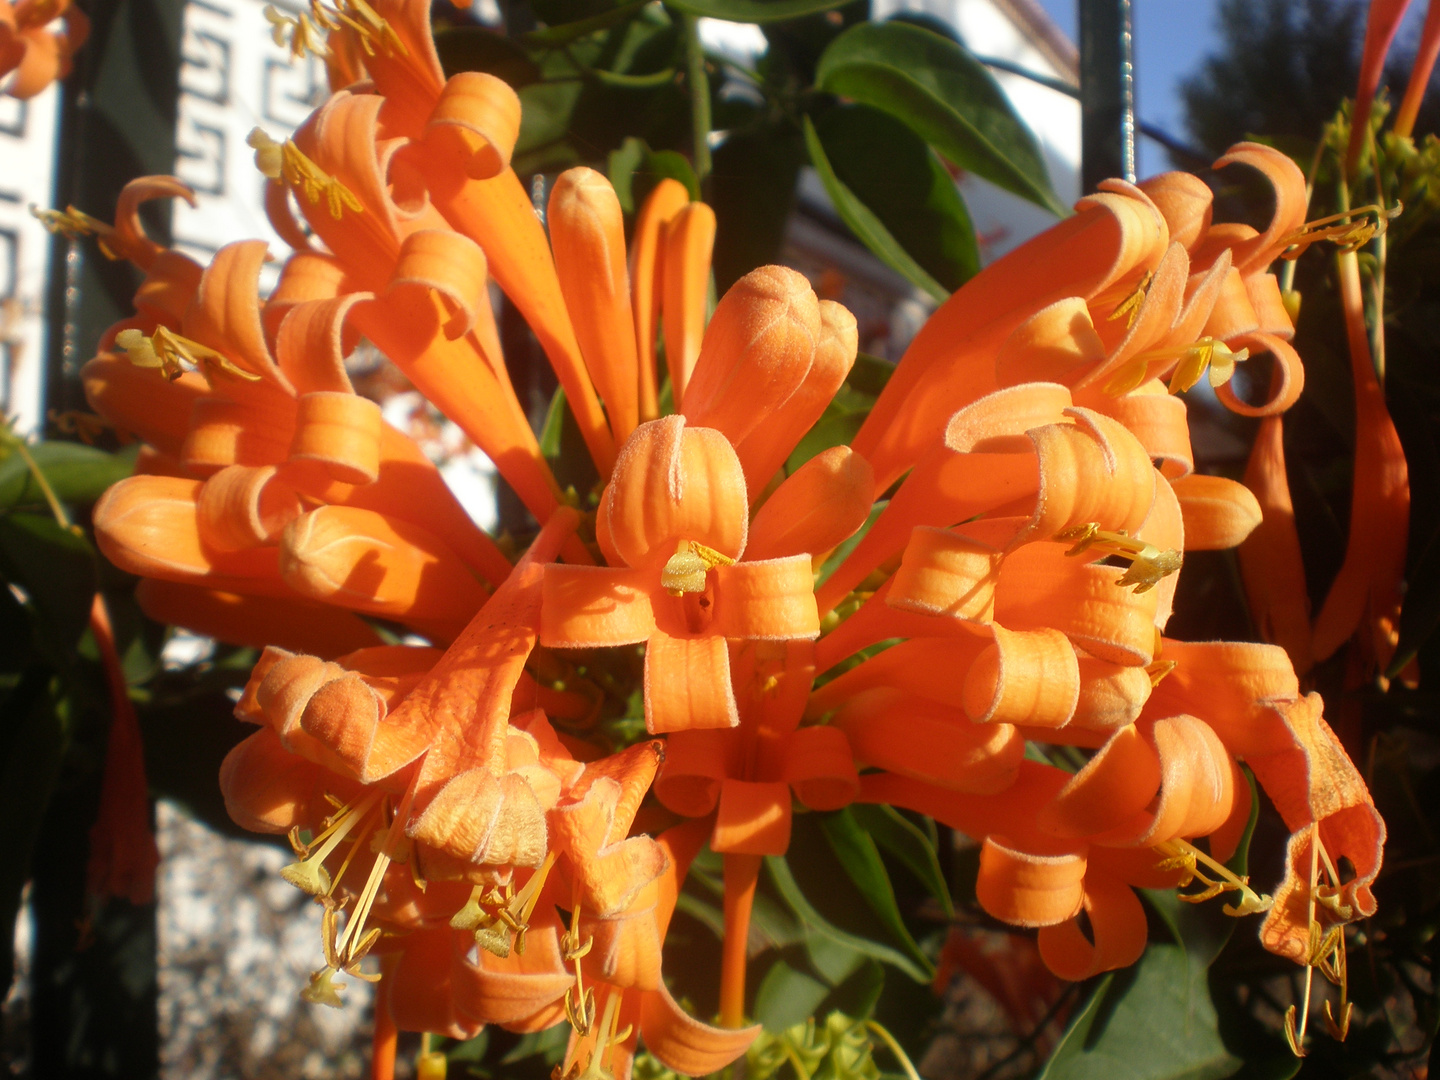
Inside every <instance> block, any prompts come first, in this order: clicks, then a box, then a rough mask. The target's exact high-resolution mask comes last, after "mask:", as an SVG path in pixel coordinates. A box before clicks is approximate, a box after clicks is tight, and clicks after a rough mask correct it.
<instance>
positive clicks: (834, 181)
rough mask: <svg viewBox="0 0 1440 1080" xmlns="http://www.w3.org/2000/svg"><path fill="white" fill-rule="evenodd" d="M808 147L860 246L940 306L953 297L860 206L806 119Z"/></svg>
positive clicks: (823, 181) (833, 198)
mask: <svg viewBox="0 0 1440 1080" xmlns="http://www.w3.org/2000/svg"><path fill="white" fill-rule="evenodd" d="M805 147H806V149H807V150H809V151H810V163H811V164H812V165H814V166H815V171H816V172H818V173H819V174H820V182H821V183H822V184H824V185H825V193H826V194H827V195H829V196H830V201H831V202H832V203H834V204H835V212H836V213H838V214H839V215H840V220H841V221H843V222H845V224H846V225H847V226H849V228H850V231H851V232H852V233H854V234H855V236H856V237H857V238H858V239H859V240H860V242H861V243H862V244H864V245H865V246H866V247H867V248H869V249H870V250H871V251H873V252H874V253H875V255H876V257H878V258H879V259H880V261H881V262H883V263H884V264H885V265H886V266H888V267H890V268H891V269H892V270H894V271H895V272H896V273H897V274H899V275H900V276H901V277H903V278H905V279H906V280H907V281H909V282H911V283H912V284H914V285H916V286H918V287H919V288H921V289H923V290H925V292H927V293H929V294H930V296H932V297H934V298H935V301H936V302H937V303H944V301H945V300H946V299H947V298H948V297H949V295H950V294H949V293H948V292H946V291H945V289H944V287H943V286H941V284H940V283H939V282H938V281H936V280H935V279H934V278H933V277H931V276H930V275H929V274H928V273H927V272H926V271H925V269H924V268H923V267H922V266H921V265H920V264H919V263H917V262H916V261H915V260H914V259H913V258H911V257H910V254H909V252H907V251H906V250H905V249H904V248H903V247H901V246H900V242H899V241H898V240H896V239H895V237H894V236H893V235H891V233H890V230H889V229H887V228H885V224H884V222H882V221H881V220H880V219H879V218H878V217H877V216H876V215H875V212H874V211H873V210H871V209H870V208H869V207H868V206H866V205H865V204H864V203H863V202H861V201H860V199H859V197H858V196H857V195H856V194H855V193H854V192H853V191H851V190H850V189H849V188H848V187H846V186H845V184H844V183H843V182H842V181H841V180H840V178H839V177H838V176H837V175H836V174H835V170H834V168H832V167H831V165H830V160H829V158H827V157H826V156H825V147H824V144H822V143H821V141H820V136H819V134H817V133H816V131H815V124H814V123H813V122H812V121H811V119H810V117H808V116H807V117H805Z"/></svg>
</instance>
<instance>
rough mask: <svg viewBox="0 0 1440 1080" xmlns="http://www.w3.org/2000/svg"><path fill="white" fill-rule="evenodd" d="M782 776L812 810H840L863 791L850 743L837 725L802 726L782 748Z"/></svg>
mask: <svg viewBox="0 0 1440 1080" xmlns="http://www.w3.org/2000/svg"><path fill="white" fill-rule="evenodd" d="M779 756H780V759H781V766H780V777H781V779H782V780H784V781H785V782H786V783H788V784H789V785H790V786H791V787H792V788H794V789H795V795H796V797H797V798H799V800H800V801H801V802H802V803H804V804H805V805H806V806H808V807H810V809H812V810H839V809H840V808H841V807H842V806H848V805H849V804H850V803H851V802H852V801H854V799H855V796H856V795H858V794H859V793H860V779H859V776H858V775H857V774H856V772H855V763H854V760H853V758H852V754H851V749H850V742H849V740H848V739H846V738H845V733H844V732H843V731H841V730H840V729H839V728H835V727H828V726H827V727H803V728H800V729H798V730H796V731H793V732H791V733H790V734H789V735H788V736H786V738H785V743H784V746H783V748H782V749H781V750H780V751H779Z"/></svg>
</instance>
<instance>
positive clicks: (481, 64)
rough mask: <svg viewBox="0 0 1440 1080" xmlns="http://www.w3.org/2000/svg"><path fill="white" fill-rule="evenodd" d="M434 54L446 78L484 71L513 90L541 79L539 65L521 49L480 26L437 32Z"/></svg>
mask: <svg viewBox="0 0 1440 1080" xmlns="http://www.w3.org/2000/svg"><path fill="white" fill-rule="evenodd" d="M435 52H436V53H437V54H439V57H440V66H441V67H442V68H443V69H444V70H445V76H446V78H449V77H450V76H452V75H455V74H457V73H459V72H461V71H483V72H486V73H487V74H490V75H494V76H495V77H496V78H498V79H504V80H505V81H506V82H507V83H509V84H510V86H511V87H512V88H513V89H516V90H519V89H520V88H521V87H522V86H529V85H530V84H531V83H533V82H534V81H535V80H536V79H538V78H540V68H539V66H538V65H536V63H535V61H534V60H532V59H530V56H529V54H528V53H526V52H525V50H524V49H522V48H521V47H520V46H519V45H517V44H515V42H513V41H511V40H510V39H509V38H506V37H502V36H501V35H500V34H497V33H495V32H494V31H492V30H486V29H485V28H484V27H483V26H451V27H446V28H444V29H437V30H436V31H435Z"/></svg>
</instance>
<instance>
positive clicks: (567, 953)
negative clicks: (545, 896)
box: [560, 903, 595, 1038]
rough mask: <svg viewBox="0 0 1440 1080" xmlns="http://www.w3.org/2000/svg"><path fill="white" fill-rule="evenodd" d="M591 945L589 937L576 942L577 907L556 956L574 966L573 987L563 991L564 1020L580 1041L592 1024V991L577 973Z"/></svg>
mask: <svg viewBox="0 0 1440 1080" xmlns="http://www.w3.org/2000/svg"><path fill="white" fill-rule="evenodd" d="M594 945H595V939H594V938H593V937H587V938H585V939H584V940H583V941H582V940H581V938H580V905H579V903H576V905H575V910H574V911H572V912H571V913H570V929H569V930H567V931H565V933H564V934H563V935H562V936H561V938H560V956H561V959H563V960H564V962H565V963H567V964H574V965H575V985H574V986H571V987H568V988H567V989H566V991H565V1019H566V1020H568V1021H570V1026H571V1027H572V1028H574V1029H575V1033H576V1034H577V1035H579V1036H581V1037H582V1038H583V1037H584V1036H586V1035H588V1034H590V1028H591V1027H592V1026H593V1025H594V1023H595V990H594V989H593V988H591V987H587V986H586V985H585V978H584V975H583V974H582V973H581V970H580V961H581V960H583V959H584V958H585V957H586V956H588V955H589V953H590V950H591V949H592V948H593V947H594Z"/></svg>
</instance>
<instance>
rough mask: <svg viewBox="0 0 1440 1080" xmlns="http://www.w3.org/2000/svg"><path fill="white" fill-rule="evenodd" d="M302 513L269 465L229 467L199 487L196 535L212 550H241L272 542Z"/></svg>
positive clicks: (292, 492) (295, 498) (294, 496)
mask: <svg viewBox="0 0 1440 1080" xmlns="http://www.w3.org/2000/svg"><path fill="white" fill-rule="evenodd" d="M302 510H303V507H302V506H301V505H300V498H299V496H298V495H297V494H296V493H295V489H294V488H292V487H291V486H290V485H289V484H287V483H285V481H284V480H283V479H281V478H279V477H278V476H277V475H276V469H275V467H274V466H273V465H265V466H262V467H260V468H250V467H248V466H245V465H231V466H230V467H229V468H226V469H221V470H220V471H219V472H218V473H216V474H215V475H214V476H212V477H210V479H209V480H206V481H205V483H204V484H202V485H201V486H200V495H199V503H198V513H199V523H200V535H201V537H202V538H203V539H204V541H205V543H206V544H208V545H209V546H210V547H212V548H214V549H215V550H216V551H243V550H245V549H246V548H251V547H256V546H258V545H260V544H265V543H269V542H270V541H272V540H274V539H275V538H276V537H278V536H279V535H280V533H281V531H282V530H283V529H284V528H285V526H286V525H288V524H289V523H290V522H292V521H294V520H295V519H296V518H297V517H299V516H300V514H301V512H302Z"/></svg>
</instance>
